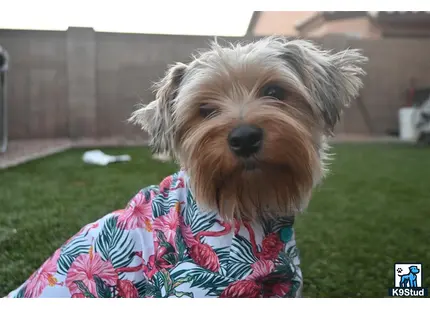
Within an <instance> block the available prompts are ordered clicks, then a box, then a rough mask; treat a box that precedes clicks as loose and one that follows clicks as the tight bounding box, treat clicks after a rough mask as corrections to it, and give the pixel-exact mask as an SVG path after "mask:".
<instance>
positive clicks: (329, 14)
mask: <svg viewBox="0 0 430 310" xmlns="http://www.w3.org/2000/svg"><path fill="white" fill-rule="evenodd" d="M367 15H368V12H367V11H323V12H317V13H315V14H313V15H312V16H310V17H308V18H306V19H304V20H302V21H300V22H298V23H297V24H296V29H297V30H299V31H300V30H301V29H303V28H304V27H306V26H307V25H309V24H310V23H312V22H314V21H316V20H318V19H323V20H324V21H331V20H337V19H345V18H354V17H364V16H367Z"/></svg>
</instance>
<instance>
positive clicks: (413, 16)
mask: <svg viewBox="0 0 430 310" xmlns="http://www.w3.org/2000/svg"><path fill="white" fill-rule="evenodd" d="M261 13H262V11H254V13H253V14H252V17H251V20H250V22H249V26H248V30H247V35H251V34H252V32H253V31H254V29H255V26H256V25H257V22H258V20H259V18H260V16H261ZM365 16H368V17H369V18H371V19H372V20H374V21H376V22H380V23H393V22H401V23H414V24H417V23H430V11H322V12H317V13H315V14H313V15H311V16H310V17H308V18H305V19H304V20H301V21H299V22H298V23H297V24H296V29H297V30H299V31H300V30H301V29H303V28H304V27H306V26H307V25H309V24H310V23H312V22H314V21H316V20H318V19H323V20H324V21H331V20H338V19H345V18H354V17H365Z"/></svg>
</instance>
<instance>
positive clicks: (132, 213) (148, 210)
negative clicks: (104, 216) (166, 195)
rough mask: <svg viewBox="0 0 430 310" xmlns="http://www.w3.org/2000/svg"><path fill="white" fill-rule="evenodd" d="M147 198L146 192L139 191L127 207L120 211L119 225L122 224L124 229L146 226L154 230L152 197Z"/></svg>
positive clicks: (149, 229)
mask: <svg viewBox="0 0 430 310" xmlns="http://www.w3.org/2000/svg"><path fill="white" fill-rule="evenodd" d="M153 195H154V194H153V193H152V192H151V198H150V199H148V200H147V199H146V198H145V193H143V192H139V193H138V194H137V195H136V196H134V197H133V199H132V200H131V201H130V202H129V203H128V206H127V208H126V209H125V210H124V211H123V212H118V214H119V216H118V222H117V226H122V227H124V229H127V230H130V229H136V228H145V229H146V230H147V231H152V223H151V222H152V198H153Z"/></svg>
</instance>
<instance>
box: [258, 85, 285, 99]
mask: <svg viewBox="0 0 430 310" xmlns="http://www.w3.org/2000/svg"><path fill="white" fill-rule="evenodd" d="M261 95H262V96H263V97H272V98H275V99H278V100H280V101H282V100H285V98H286V91H285V89H283V88H282V87H280V86H278V85H273V84H272V85H266V86H265V87H263V89H262V92H261Z"/></svg>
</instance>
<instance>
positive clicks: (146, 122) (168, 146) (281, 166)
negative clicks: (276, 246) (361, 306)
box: [130, 37, 366, 220]
mask: <svg viewBox="0 0 430 310" xmlns="http://www.w3.org/2000/svg"><path fill="white" fill-rule="evenodd" d="M365 61H366V58H365V57H364V56H362V55H361V54H360V53H359V51H357V50H345V51H343V52H340V53H334V54H333V53H330V52H328V51H324V50H321V49H319V48H318V47H317V46H315V45H314V44H312V43H311V42H308V41H303V40H293V41H287V40H285V39H284V38H280V37H268V38H265V39H262V40H259V41H257V42H252V43H249V44H237V45H229V46H221V45H219V44H218V43H216V42H214V43H213V44H212V46H211V48H210V49H209V50H207V51H204V52H201V53H199V54H197V55H195V56H194V59H193V61H191V62H190V63H189V64H183V63H178V64H175V65H173V66H171V67H170V68H169V70H168V72H167V74H166V76H165V77H164V78H163V79H162V80H161V81H160V82H159V83H157V84H156V86H155V87H156V98H155V100H154V101H153V102H151V103H149V104H148V105H144V106H142V107H140V108H139V109H138V110H136V111H135V112H134V113H133V115H132V116H131V118H130V121H132V122H134V123H138V124H140V125H141V126H142V128H143V129H144V130H146V131H147V132H148V133H149V136H150V139H151V141H150V144H151V146H152V148H153V150H154V152H155V153H159V154H163V156H166V155H168V156H172V158H174V159H176V160H177V161H178V162H179V164H180V165H181V167H182V168H183V169H185V170H186V171H187V173H188V175H189V177H190V182H191V187H192V191H193V194H194V196H195V199H196V201H197V202H198V204H199V205H200V206H201V207H202V208H207V209H209V210H213V209H216V210H218V211H219V212H220V214H221V215H222V216H223V217H224V218H225V219H234V218H240V219H242V220H257V219H258V218H261V217H275V216H283V215H294V214H296V213H297V212H300V211H302V210H303V208H305V207H306V206H307V203H308V201H309V199H310V196H311V191H312V189H313V188H314V186H315V185H316V184H318V183H319V182H320V181H321V179H322V178H323V176H324V174H325V172H326V170H327V165H326V159H327V144H326V142H325V141H326V137H327V136H329V135H332V133H333V129H334V127H335V125H336V124H337V122H338V121H339V117H340V115H341V112H342V110H343V108H344V107H345V106H347V105H349V104H350V102H351V101H352V100H353V98H354V97H356V96H357V94H358V91H359V89H360V87H361V86H362V82H361V80H360V76H361V75H363V74H364V71H363V70H362V69H361V68H360V65H361V64H362V63H364V62H365ZM270 85H276V87H278V88H281V89H282V90H284V91H285V97H284V98H282V100H280V99H276V98H273V97H268V96H264V95H263V92H264V89H265V87H268V86H270ZM239 124H250V125H254V126H258V127H259V128H261V129H262V130H263V133H264V135H263V137H264V138H263V142H262V148H261V150H260V151H259V152H258V153H256V154H254V155H253V156H252V157H251V158H246V159H244V158H241V157H239V156H237V155H235V154H234V153H233V152H232V151H231V150H230V148H229V145H228V141H227V137H228V135H229V133H230V132H231V131H232V129H233V128H234V127H236V126H237V125H239Z"/></svg>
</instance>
